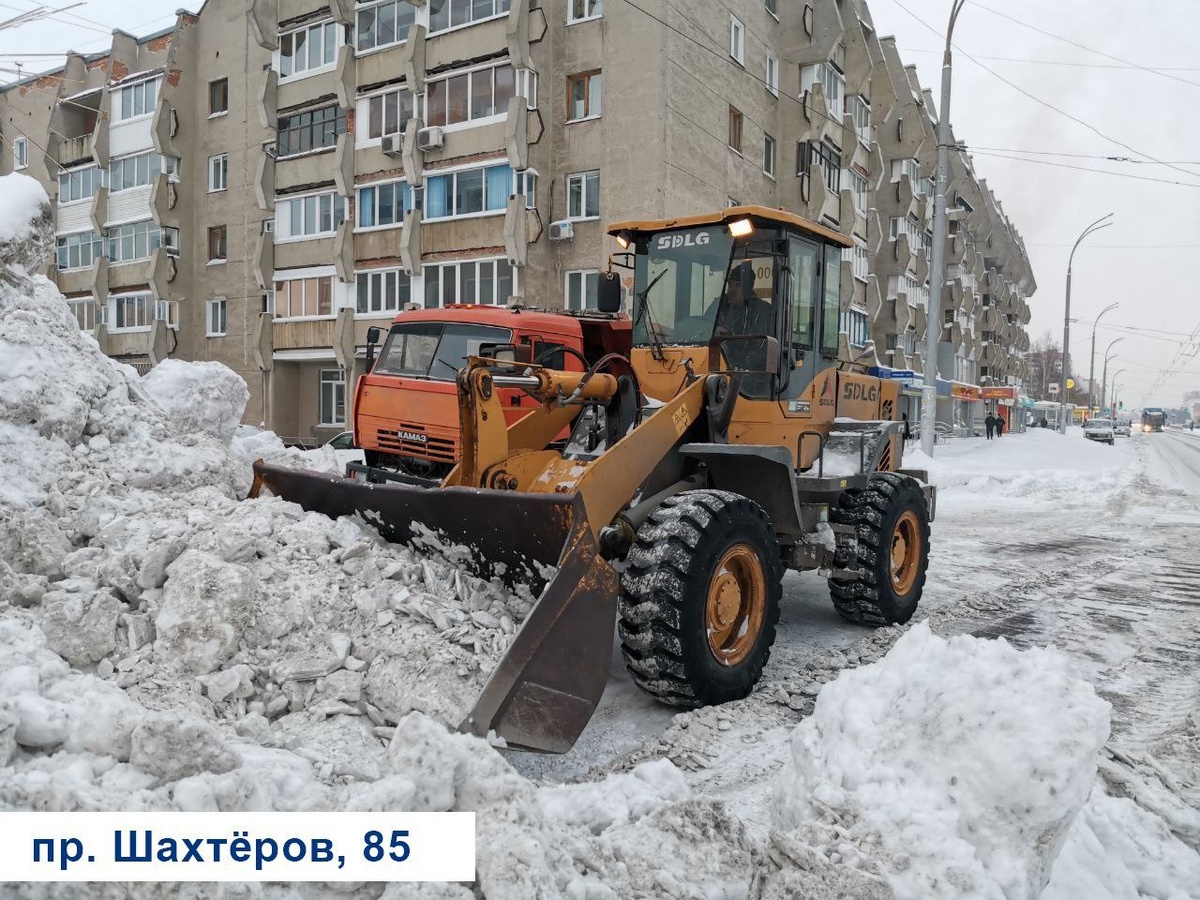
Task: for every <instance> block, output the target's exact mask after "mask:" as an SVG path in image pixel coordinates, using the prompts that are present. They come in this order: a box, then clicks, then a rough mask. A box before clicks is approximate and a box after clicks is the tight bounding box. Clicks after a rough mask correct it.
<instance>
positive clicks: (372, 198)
mask: <svg viewBox="0 0 1200 900" xmlns="http://www.w3.org/2000/svg"><path fill="white" fill-rule="evenodd" d="M412 208H413V192H412V188H411V187H409V186H408V184H407V182H404V181H385V182H383V183H382V184H372V185H368V186H367V187H361V188H359V189H358V227H359V228H380V227H383V226H385V225H403V224H404V216H405V214H406V213H407V212H408V211H409V210H410V209H412Z"/></svg>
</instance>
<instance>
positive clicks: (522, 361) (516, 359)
mask: <svg viewBox="0 0 1200 900" xmlns="http://www.w3.org/2000/svg"><path fill="white" fill-rule="evenodd" d="M479 355H480V356H481V357H482V358H484V359H494V360H495V361H496V363H497V366H496V371H497V372H503V373H505V374H512V373H515V372H519V371H520V370H521V369H523V368H525V367H526V366H528V365H530V364H531V363H532V362H533V347H532V346H530V345H529V344H480V345H479Z"/></svg>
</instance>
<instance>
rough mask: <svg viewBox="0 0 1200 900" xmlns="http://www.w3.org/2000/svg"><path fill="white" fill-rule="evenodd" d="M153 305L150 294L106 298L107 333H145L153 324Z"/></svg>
mask: <svg viewBox="0 0 1200 900" xmlns="http://www.w3.org/2000/svg"><path fill="white" fill-rule="evenodd" d="M154 313H155V303H154V300H153V298H152V297H151V296H150V294H125V295H123V296H119V297H109V298H108V330H109V331H114V332H116V331H145V330H147V329H149V328H150V326H151V325H152V324H153V323H154Z"/></svg>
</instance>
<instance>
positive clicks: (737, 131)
mask: <svg viewBox="0 0 1200 900" xmlns="http://www.w3.org/2000/svg"><path fill="white" fill-rule="evenodd" d="M729 149H730V150H733V151H735V152H737V153H741V152H742V114H741V112H740V111H739V110H738V109H736V108H735V107H732V106H731V107H729Z"/></svg>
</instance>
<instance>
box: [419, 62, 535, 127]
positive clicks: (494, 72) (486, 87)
mask: <svg viewBox="0 0 1200 900" xmlns="http://www.w3.org/2000/svg"><path fill="white" fill-rule="evenodd" d="M425 91H426V94H425V114H426V121H425V124H426V125H458V124H460V123H462V122H471V121H474V120H476V119H488V118H491V117H492V116H502V115H505V114H506V113H507V112H508V101H509V100H510V99H511V98H512V97H513V95H515V94H516V77H515V75H514V73H513V67H512V66H511V65H509V64H507V63H505V64H504V65H502V66H489V67H487V68H486V69H475V70H474V71H471V72H463V73H462V74H460V75H452V76H451V77H449V78H443V79H441V80H439V81H428V82H426V84H425Z"/></svg>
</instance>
